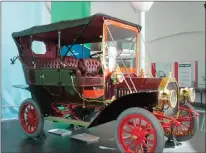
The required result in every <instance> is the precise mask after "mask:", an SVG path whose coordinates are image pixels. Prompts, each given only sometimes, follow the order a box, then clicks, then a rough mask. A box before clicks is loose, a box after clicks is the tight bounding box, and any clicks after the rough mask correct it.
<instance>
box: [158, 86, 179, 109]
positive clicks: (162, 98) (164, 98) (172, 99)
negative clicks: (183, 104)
mask: <svg viewBox="0 0 206 153" xmlns="http://www.w3.org/2000/svg"><path fill="white" fill-rule="evenodd" d="M158 99H159V102H160V104H161V105H163V104H166V105H168V106H169V107H172V108H175V106H176V105H177V92H176V91H175V90H167V89H165V90H162V91H160V92H159V96H158Z"/></svg>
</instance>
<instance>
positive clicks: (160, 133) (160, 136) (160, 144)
mask: <svg viewBox="0 0 206 153" xmlns="http://www.w3.org/2000/svg"><path fill="white" fill-rule="evenodd" d="M130 114H139V115H141V116H144V117H145V118H146V119H148V121H150V123H151V124H152V126H153V128H154V129H155V130H156V135H157V146H156V149H155V152H154V153H162V152H163V149H164V146H165V137H164V130H163V128H162V125H161V124H160V122H159V120H158V119H157V118H156V117H155V116H154V115H153V114H152V113H151V112H149V111H148V110H145V109H143V108H138V107H134V108H129V109H126V110H125V111H123V112H122V113H121V114H120V115H119V117H118V118H117V124H116V127H115V128H116V129H115V133H114V138H115V141H116V144H117V147H118V149H119V151H120V152H122V153H124V150H123V148H122V146H121V144H120V142H119V141H118V128H119V125H120V123H121V120H122V119H123V118H125V117H126V116H127V115H130Z"/></svg>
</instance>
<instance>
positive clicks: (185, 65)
mask: <svg viewBox="0 0 206 153" xmlns="http://www.w3.org/2000/svg"><path fill="white" fill-rule="evenodd" d="M179 67H191V64H179Z"/></svg>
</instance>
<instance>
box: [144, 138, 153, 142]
mask: <svg viewBox="0 0 206 153" xmlns="http://www.w3.org/2000/svg"><path fill="white" fill-rule="evenodd" d="M144 140H145V141H148V142H153V141H154V140H151V139H149V138H145V139H144Z"/></svg>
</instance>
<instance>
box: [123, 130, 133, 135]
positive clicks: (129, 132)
mask: <svg viewBox="0 0 206 153" xmlns="http://www.w3.org/2000/svg"><path fill="white" fill-rule="evenodd" d="M123 132H125V133H128V134H131V133H132V131H127V130H126V129H124V130H123Z"/></svg>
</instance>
